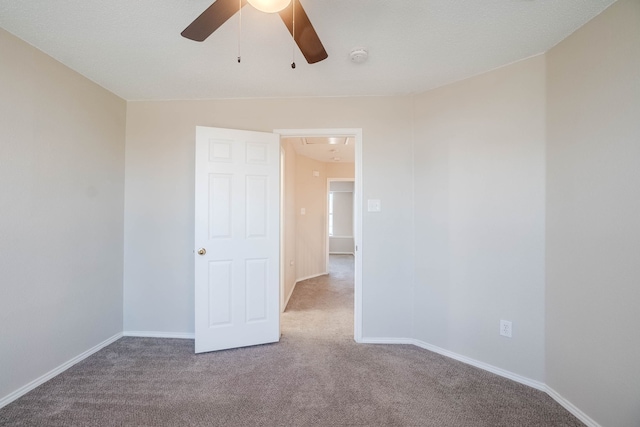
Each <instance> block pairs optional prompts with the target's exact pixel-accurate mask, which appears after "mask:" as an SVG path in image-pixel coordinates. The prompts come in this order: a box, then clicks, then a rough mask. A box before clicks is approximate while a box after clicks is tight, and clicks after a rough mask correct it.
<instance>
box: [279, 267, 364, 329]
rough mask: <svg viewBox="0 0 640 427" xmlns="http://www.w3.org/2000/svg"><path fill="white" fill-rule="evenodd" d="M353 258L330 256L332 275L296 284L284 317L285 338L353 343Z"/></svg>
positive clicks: (330, 272) (330, 273)
mask: <svg viewBox="0 0 640 427" xmlns="http://www.w3.org/2000/svg"><path fill="white" fill-rule="evenodd" d="M353 263H354V259H353V256H352V255H330V256H329V274H328V275H325V276H319V277H315V278H313V279H308V280H305V281H302V282H300V283H298V284H297V285H296V288H295V290H294V291H293V295H292V296H291V299H290V300H289V304H288V305H287V308H286V310H285V312H284V313H283V315H282V336H283V338H285V337H290V338H291V339H298V338H312V337H315V338H321V337H323V336H325V338H327V339H328V338H329V337H330V338H331V339H333V340H339V341H345V340H346V341H351V342H352V341H353V267H354V264H353Z"/></svg>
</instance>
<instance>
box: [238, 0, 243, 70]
mask: <svg viewBox="0 0 640 427" xmlns="http://www.w3.org/2000/svg"><path fill="white" fill-rule="evenodd" d="M238 7H239V13H240V15H238V64H239V63H240V61H241V60H242V56H241V55H240V47H241V46H240V40H241V39H242V0H238Z"/></svg>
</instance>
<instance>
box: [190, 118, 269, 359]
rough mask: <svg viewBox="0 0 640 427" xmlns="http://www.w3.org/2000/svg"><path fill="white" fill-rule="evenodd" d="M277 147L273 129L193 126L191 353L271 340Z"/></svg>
mask: <svg viewBox="0 0 640 427" xmlns="http://www.w3.org/2000/svg"><path fill="white" fill-rule="evenodd" d="M279 146H280V140H279V136H278V135H276V134H271V133H261V132H249V131H239V130H233V129H219V128H206V127H198V128H196V185H195V186H196V189H195V219H196V221H195V222H196V224H195V243H196V255H195V313H196V315H195V336H196V339H195V342H196V345H195V347H196V353H201V352H206V351H215V350H222V349H227V348H234V347H243V346H249V345H256V344H264V343H268V342H275V341H278V339H279V333H280V332H279V331H280V324H279V322H280V317H279V311H280V310H279V296H280V294H279V292H280V290H279V274H280V271H279V267H280V259H279V258H280V252H279V251H280V249H279V243H280V212H279V209H280V182H279V177H280V170H279V169H280V165H279V161H280V156H279V149H280V148H279ZM198 249H204V250H205V251H206V253H203V254H202V255H200V254H198V253H197V250H198Z"/></svg>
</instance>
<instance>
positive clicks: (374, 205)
mask: <svg viewBox="0 0 640 427" xmlns="http://www.w3.org/2000/svg"><path fill="white" fill-rule="evenodd" d="M367 210H368V211H369V212H380V210H381V205H380V200H379V199H369V200H367Z"/></svg>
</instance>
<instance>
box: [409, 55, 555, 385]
mask: <svg viewBox="0 0 640 427" xmlns="http://www.w3.org/2000/svg"><path fill="white" fill-rule="evenodd" d="M415 117H416V124H415V138H416V139H415V155H414V169H415V189H414V202H415V238H414V247H415V257H416V262H415V289H414V294H413V300H414V301H415V307H414V310H415V315H414V316H415V326H414V334H415V338H417V339H419V340H421V341H423V342H426V343H428V344H431V345H435V346H438V347H440V348H442V349H445V350H448V351H452V352H455V353H457V354H460V355H463V356H466V357H470V358H472V359H475V360H477V361H480V362H483V363H487V364H490V365H493V366H498V367H500V368H502V369H505V370H507V371H510V372H513V373H516V374H519V375H521V376H523V377H525V378H529V379H533V380H536V381H539V382H542V381H544V216H545V213H544V212H545V211H544V209H545V201H544V197H545V193H544V170H545V165H544V161H545V158H544V147H545V146H544V142H545V139H544V138H545V134H544V132H545V123H544V121H545V58H544V56H538V57H535V58H532V59H528V60H525V61H521V62H518V63H516V64H513V65H509V66H506V67H503V68H500V69H498V70H495V71H492V72H489V73H486V74H483V75H481V76H477V77H473V78H470V79H468V80H464V81H462V82H459V83H455V84H452V85H449V86H445V87H442V88H440V89H436V90H433V91H431V92H427V93H425V94H422V95H418V96H416V97H415ZM399 188H401V187H399ZM501 319H505V320H510V321H512V322H513V338H511V339H508V338H505V337H502V336H500V335H499V333H498V331H499V322H500V320H501Z"/></svg>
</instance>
